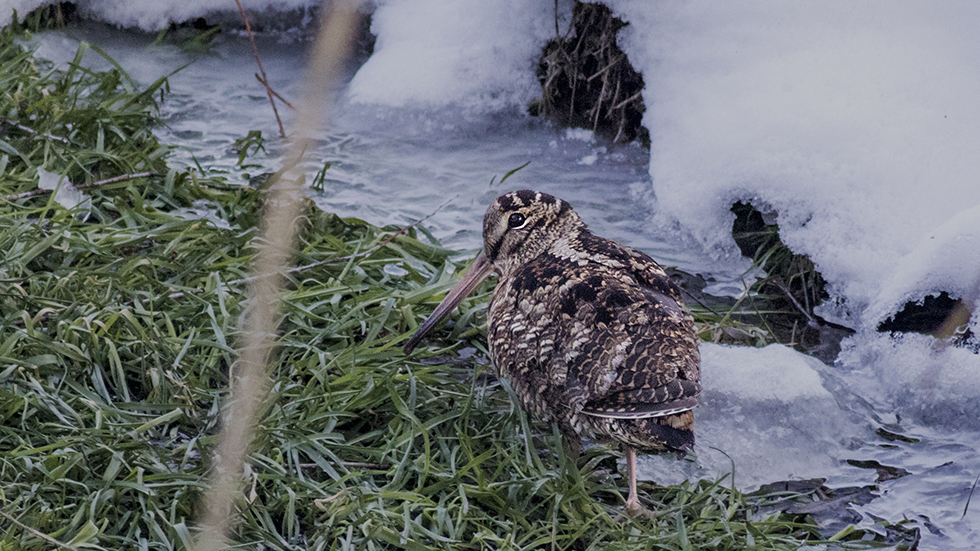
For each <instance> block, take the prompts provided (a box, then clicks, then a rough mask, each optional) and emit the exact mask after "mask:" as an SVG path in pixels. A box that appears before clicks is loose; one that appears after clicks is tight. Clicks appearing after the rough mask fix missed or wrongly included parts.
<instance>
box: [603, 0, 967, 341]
mask: <svg viewBox="0 0 980 551" xmlns="http://www.w3.org/2000/svg"><path fill="white" fill-rule="evenodd" d="M612 5H613V6H614V8H615V10H616V11H617V13H618V15H620V16H621V17H623V18H624V19H626V20H627V21H629V22H630V26H629V27H627V28H626V29H624V31H623V33H622V35H621V37H622V40H621V43H622V46H623V47H624V50H625V51H626V52H627V53H628V55H629V56H630V59H631V61H632V62H633V64H634V65H635V66H637V67H638V68H639V69H640V70H641V71H642V72H643V74H644V75H646V82H647V88H646V90H645V93H644V99H645V102H646V105H647V109H648V110H647V113H646V116H645V119H644V123H645V125H646V126H647V127H648V128H649V129H650V132H651V138H652V148H651V156H650V172H651V176H652V178H653V186H654V191H655V194H656V197H657V201H658V208H659V210H660V211H661V212H662V213H663V214H664V215H665V216H668V217H670V218H676V219H677V220H679V221H680V223H681V224H682V227H683V228H685V229H686V230H687V231H689V232H691V233H692V234H693V235H694V236H695V237H696V238H697V239H698V240H699V241H700V242H701V243H702V244H703V246H704V247H705V248H706V249H709V250H711V251H713V252H714V254H715V255H718V256H726V255H727V256H734V255H737V254H738V253H737V249H736V248H735V246H734V244H733V243H732V240H731V237H730V231H731V221H732V219H733V216H732V214H731V213H729V212H728V209H729V207H730V206H731V204H732V202H733V201H735V200H746V199H747V200H750V201H754V202H756V203H757V204H762V205H768V206H770V207H772V208H774V209H775V210H776V211H777V212H778V213H779V217H778V223H779V225H780V232H781V235H782V237H783V240H784V241H785V242H786V243H787V245H789V246H790V248H792V249H793V250H794V251H796V252H800V253H806V254H808V255H809V256H810V257H811V258H812V259H813V260H814V262H815V263H816V265H817V268H818V269H819V270H820V272H821V273H822V274H823V275H824V277H825V278H826V279H827V280H828V281H829V282H830V284H831V288H832V292H835V293H836V294H838V295H839V296H841V297H843V298H844V301H845V308H844V309H843V310H842V311H841V314H847V313H848V312H849V313H850V314H851V315H852V316H854V317H855V318H857V319H854V320H853V321H852V323H857V322H860V318H861V316H862V312H863V311H864V309H865V308H866V307H868V306H869V305H872V304H873V303H875V301H876V297H879V295H880V294H881V293H882V292H883V290H882V283H883V282H884V281H887V280H888V279H889V278H890V276H891V275H892V274H893V273H895V272H896V270H897V269H899V264H900V261H901V260H902V259H903V258H905V257H906V256H907V255H909V254H910V253H911V252H912V251H913V248H914V247H915V246H916V244H917V243H919V242H920V241H921V240H922V239H923V236H925V235H927V234H928V233H929V232H932V231H934V230H936V228H939V227H941V226H942V225H943V224H946V223H947V222H948V221H950V219H951V218H953V217H954V216H955V215H956V214H957V213H960V212H965V211H967V210H968V209H970V208H972V207H974V206H976V205H980V185H977V181H976V178H977V176H976V175H977V174H978V173H980V156H978V155H976V151H978V150H980V131H978V129H980V103H977V102H976V97H978V94H980V58H978V57H977V56H976V54H975V52H976V51H977V49H978V47H980V34H977V33H976V30H975V27H976V25H975V22H976V21H977V20H980V4H976V3H972V2H947V3H943V4H939V5H937V4H924V3H920V2H893V1H888V2H884V1H882V2H862V3H853V2H847V1H846V0H842V1H826V2H783V3H778V4H774V3H772V2H766V1H759V2H755V1H751V2H725V3H718V2H708V1H694V2H689V1H683V2H682V1H679V0H678V1H666V2H656V3H649V2H643V1H630V0H616V1H613V2H612ZM695 190H696V192H695ZM965 216H967V215H965ZM968 216H972V217H974V218H975V217H976V214H975V213H974V214H971V215H968ZM965 223H966V222H961V223H959V224H958V227H962V224H965ZM960 253H961V254H962V255H964V256H959V257H955V258H954V257H948V258H937V257H933V258H930V259H928V260H929V261H934V262H938V263H937V264H933V265H931V266H930V267H929V270H930V273H933V274H937V275H938V274H943V275H942V276H941V279H943V281H942V282H939V281H936V282H935V283H936V284H937V285H938V284H939V283H942V284H943V285H953V286H955V287H957V288H964V287H966V286H967V285H968V283H967V282H966V281H965V280H963V279H956V281H952V279H953V278H960V277H963V276H964V272H965V271H966V270H965V269H960V267H959V266H955V265H954V264H956V263H962V264H963V266H967V265H976V264H977V263H978V262H980V247H974V248H972V249H970V250H968V249H966V248H962V249H961V250H960ZM909 260H912V259H909ZM924 260H925V259H924ZM969 279H972V278H969ZM923 286H925V287H929V286H930V285H926V284H925V283H923ZM903 292H904V291H903ZM882 298H884V297H882ZM892 298H894V295H889V296H888V300H891V299H892ZM890 307H894V304H891V305H890ZM875 311H876V312H878V310H877V309H876V310H875ZM876 315H879V314H877V313H876Z"/></svg>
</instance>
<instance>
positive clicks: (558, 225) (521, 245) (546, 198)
mask: <svg viewBox="0 0 980 551" xmlns="http://www.w3.org/2000/svg"><path fill="white" fill-rule="evenodd" d="M584 228H585V224H584V223H583V222H582V219H581V218H579V216H578V214H575V211H573V210H572V206H571V205H569V204H568V203H566V202H565V201H562V200H561V199H558V198H557V197H553V196H551V195H548V194H547V193H541V192H538V191H529V190H521V191H514V192H511V193H508V194H506V195H501V196H500V197H498V198H497V200H496V201H494V202H493V204H492V205H490V208H489V209H487V213H486V215H484V217H483V252H482V253H481V254H480V255H479V256H478V257H477V258H476V261H475V262H474V263H473V265H472V266H470V269H469V271H467V272H466V275H464V276H463V279H461V280H460V281H459V283H457V284H456V286H455V287H453V288H452V290H450V291H449V293H448V294H447V295H446V298H445V299H443V301H442V302H441V303H440V304H439V306H437V307H436V309H435V310H433V312H432V315H430V316H429V317H428V318H426V320H425V321H424V322H423V323H422V325H421V326H420V327H419V329H418V331H416V332H415V335H413V336H412V338H411V339H410V340H409V341H408V344H406V345H405V353H406V354H408V353H410V352H411V351H412V350H413V349H414V348H415V347H416V346H417V345H418V344H419V343H420V342H421V341H422V338H423V337H424V336H425V335H426V333H428V332H429V331H431V330H432V328H433V327H435V325H436V324H437V323H439V321H440V320H442V318H444V317H446V316H447V315H448V314H449V313H450V312H452V310H453V308H455V307H456V305H458V304H459V303H460V302H462V301H463V299H464V298H466V297H467V296H468V295H469V294H470V293H472V292H473V290H474V289H476V287H477V285H479V284H480V282H481V281H483V280H484V279H486V277H487V276H489V275H490V274H491V273H493V272H497V273H499V274H500V275H501V276H502V277H507V276H508V275H509V274H510V273H512V272H513V271H514V270H516V269H518V268H519V267H521V266H522V265H524V264H526V263H527V262H530V261H531V260H533V259H534V258H536V257H537V256H538V255H540V254H541V253H542V252H544V251H546V250H548V249H550V248H552V247H554V246H555V245H556V244H558V242H559V241H560V240H561V239H562V238H563V237H568V236H571V235H572V234H574V233H575V232H576V231H577V230H580V229H584Z"/></svg>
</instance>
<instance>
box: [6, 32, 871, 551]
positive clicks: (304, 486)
mask: <svg viewBox="0 0 980 551" xmlns="http://www.w3.org/2000/svg"><path fill="white" fill-rule="evenodd" d="M85 50H86V48H84V47H83V49H82V50H81V51H80V53H79V57H78V58H76V62H75V63H72V64H71V65H70V67H69V68H68V69H67V70H65V71H57V70H54V69H53V68H52V67H50V66H48V65H46V64H45V63H44V62H42V61H40V60H37V59H35V58H33V57H32V56H31V55H30V54H29V53H28V52H25V51H23V50H22V49H21V48H20V47H19V46H17V45H16V44H15V43H14V41H13V35H12V34H11V33H10V32H4V33H3V34H2V35H0V69H2V70H0V114H2V117H3V118H2V121H0V124H2V125H3V133H2V135H0V197H4V198H7V197H10V196H12V195H15V194H20V193H23V192H27V191H31V190H33V189H34V188H35V187H36V183H37V170H38V169H39V168H41V167H44V168H45V169H46V170H49V171H53V172H58V173H60V174H67V175H68V176H69V178H70V179H71V181H72V182H73V183H75V184H84V183H91V182H96V181H100V180H104V179H107V178H111V177H114V176H119V175H122V174H132V173H136V172H144V171H145V172H151V173H152V174H153V175H152V176H149V177H141V178H136V179H131V180H127V181H123V182H119V183H115V184H110V185H106V186H100V187H97V188H90V189H88V190H86V193H87V194H88V195H89V196H90V197H91V198H92V215H91V216H90V217H89V218H88V219H87V220H85V221H82V220H81V218H80V217H79V216H76V215H77V214H78V213H76V212H73V211H66V210H65V209H64V208H62V207H61V206H60V205H58V204H57V203H56V202H54V201H53V200H52V199H51V198H50V197H49V196H45V195H41V196H32V197H23V198H20V199H16V200H10V199H5V200H3V201H0V251H2V253H0V254H2V263H0V421H2V422H0V511H2V515H3V518H0V549H4V550H6V549H51V548H53V547H56V546H67V547H71V548H76V549H91V548H103V549H153V550H162V549H186V548H189V547H190V545H191V542H192V540H193V538H194V535H195V522H196V519H197V518H198V516H199V514H200V511H199V499H200V497H201V496H202V494H203V493H204V492H206V491H207V482H208V478H207V477H208V475H209V474H210V472H209V468H210V459H209V454H210V452H211V451H212V450H213V448H214V446H215V443H216V438H217V434H218V431H219V430H220V428H221V426H222V423H223V415H224V413H225V412H226V411H227V410H226V407H227V405H228V400H229V394H228V391H227V387H228V381H229V377H230V374H232V373H233V372H234V370H235V369H236V359H237V356H236V353H235V346H236V343H237V342H238V339H239V329H238V321H239V318H240V316H241V314H242V311H243V309H244V308H246V307H247V304H246V301H245V293H246V283H245V282H243V281H241V280H242V279H243V278H245V277H247V275H248V273H249V264H250V261H251V259H252V256H253V255H254V253H255V246H254V245H255V240H256V235H257V229H256V227H257V223H258V220H259V215H260V213H261V211H262V206H263V192H262V191H261V190H257V189H253V188H250V187H241V188H239V187H235V186H230V185H229V184H228V183H227V182H224V181H221V180H205V179H200V178H197V177H195V175H194V174H193V173H189V172H180V171H177V170H173V169H170V168H168V167H167V165H166V152H167V149H166V147H164V146H162V145H161V144H159V143H158V142H157V141H156V139H155V138H154V136H153V134H152V132H151V130H152V127H153V125H154V124H156V119H155V109H156V101H158V100H159V99H160V97H161V95H162V93H163V92H164V91H165V90H166V81H165V80H161V81H158V82H157V83H155V84H154V85H153V86H151V87H149V88H148V89H141V88H139V87H138V86H136V85H135V84H134V83H133V82H132V81H131V80H130V79H129V77H128V76H126V75H125V74H124V73H122V72H121V70H119V69H118V68H116V69H114V70H110V71H108V72H99V73H95V72H91V71H88V70H86V69H84V68H83V67H81V66H80V64H79V63H78V61H79V60H80V56H81V55H83V54H86V51H85ZM96 54H98V52H97V51H96ZM88 55H93V54H91V53H89V54H88ZM191 206H195V207H204V208H207V209H210V210H211V211H212V212H213V214H214V216H216V217H217V218H220V219H221V220H223V221H224V222H225V223H226V224H227V226H226V227H224V225H223V224H222V225H219V224H215V223H212V222H208V221H206V220H202V219H199V218H194V217H192V216H189V215H188V214H187V212H188V211H186V210H184V209H186V208H187V207H191ZM299 224H300V227H301V228H300V229H301V231H300V234H301V239H300V243H299V246H298V253H297V257H296V259H295V264H296V265H307V264H313V263H316V266H315V267H313V268H310V269H307V270H303V271H298V272H294V273H291V274H290V275H289V285H288V289H287V290H286V292H285V293H284V295H283V301H284V307H283V310H282V316H281V324H280V328H281V338H280V340H279V346H278V347H277V350H276V351H275V354H274V358H272V366H273V368H272V371H271V373H270V378H271V380H272V385H271V388H272V391H271V394H270V396H269V398H268V400H267V402H266V405H265V407H264V409H263V412H262V414H261V420H260V423H259V425H258V426H257V427H256V438H255V441H254V443H253V448H252V452H251V455H250V459H249V462H248V465H247V468H246V470H245V472H246V476H245V479H244V480H243V481H242V483H243V489H242V493H241V495H240V496H239V497H238V500H237V509H238V511H239V513H240V522H239V523H238V525H237V527H236V529H235V532H234V535H233V539H234V541H235V542H237V543H238V544H240V545H241V546H243V547H245V548H256V549H257V548H264V549H582V550H585V549H678V550H687V549H744V548H749V547H753V546H754V548H756V549H798V548H800V547H801V546H802V545H805V544H806V543H807V542H809V543H815V542H819V541H822V538H824V537H828V536H830V534H824V533H822V532H821V529H820V527H819V526H818V525H817V524H816V523H815V521H814V520H813V519H812V518H810V517H809V516H806V515H801V514H789V513H783V512H778V511H775V512H768V511H772V509H771V506H772V504H773V502H780V501H785V500H801V501H804V502H806V501H812V500H813V499H816V498H814V497H813V496H812V495H810V494H788V495H752V496H747V495H744V494H742V493H740V492H739V491H738V490H737V489H735V488H732V487H731V486H730V485H729V484H728V483H727V482H726V481H724V480H722V481H711V480H702V481H691V482H687V483H684V484H681V485H678V486H671V487H664V488H661V487H656V486H654V485H650V484H643V485H642V488H641V489H642V491H641V494H642V496H643V498H644V499H645V500H646V501H647V505H648V506H649V507H650V508H651V509H652V510H654V511H655V512H656V516H655V518H654V519H652V520H642V521H633V520H623V519H620V518H619V510H620V506H621V504H622V502H623V495H624V493H625V481H624V480H623V477H622V476H620V474H619V473H620V469H619V468H617V460H618V459H619V455H618V452H616V451H615V450H608V449H606V448H603V447H599V446H597V447H592V448H589V449H587V450H586V452H585V453H584V454H583V455H582V456H581V457H580V458H579V459H578V460H577V461H573V460H571V459H570V458H569V457H568V456H567V454H565V452H564V449H563V446H562V443H561V441H560V437H559V436H558V435H557V434H556V432H555V431H554V430H553V429H552V428H551V427H549V426H546V425H542V424H539V423H536V422H533V421H531V420H529V419H528V418H527V417H526V416H525V415H524V414H523V413H522V412H521V411H520V410H519V409H517V408H516V407H515V406H514V402H513V401H512V400H511V399H510V397H509V395H508V391H507V389H506V386H505V385H503V384H502V383H500V382H498V381H497V380H496V378H495V377H493V376H492V372H491V371H490V368H489V366H488V365H487V361H486V359H485V358H486V354H485V351H484V350H483V344H482V343H483V337H482V335H483V330H482V329H481V324H482V323H483V321H484V318H483V313H482V310H481V309H480V305H482V304H484V303H485V302H486V299H487V294H488V291H489V287H488V286H487V285H489V284H487V285H485V286H484V287H483V288H482V289H481V290H480V291H479V292H478V293H476V294H474V296H473V297H471V298H470V299H469V300H468V301H466V302H465V303H464V305H463V307H462V308H461V310H462V312H461V313H460V314H459V315H458V317H457V318H456V322H455V325H454V326H453V329H452V330H451V331H448V332H447V331H446V330H442V331H440V332H439V333H438V334H437V335H436V336H435V337H434V340H433V341H430V346H429V347H428V348H427V349H426V350H423V351H421V352H420V353H417V354H415V355H414V356H412V357H405V356H404V355H403V354H402V352H401V348H400V345H401V341H402V340H403V339H404V337H406V336H407V335H408V334H410V333H411V332H412V331H413V330H414V329H415V327H417V324H418V323H419V321H420V319H421V318H422V317H423V316H425V315H426V314H428V313H429V312H431V310H432V308H433V307H434V306H435V304H436V303H437V302H438V300H439V299H440V298H441V296H442V294H443V293H444V292H445V291H446V290H447V289H448V288H449V287H450V286H451V285H452V283H453V281H454V279H453V274H454V273H455V272H458V271H459V270H460V269H462V267H461V266H459V265H457V264H456V263H454V262H453V261H451V259H450V251H447V250H445V249H442V248H440V247H438V246H435V245H432V244H430V243H431V240H426V241H427V242H423V241H422V240H421V239H420V235H419V231H418V230H416V229H408V230H407V231H400V230H401V228H395V227H388V228H378V227H374V226H371V225H369V224H367V223H365V222H362V221H359V220H354V219H341V218H338V217H337V216H334V215H332V214H329V213H324V212H321V211H319V210H318V209H316V208H315V207H314V206H313V205H312V203H309V204H307V206H306V210H305V216H304V218H303V219H302V220H301V221H300V222H299ZM440 336H441V338H442V340H439V338H440ZM862 537H870V535H869V534H865V533H862V532H860V531H858V532H853V533H848V534H847V535H846V537H843V538H842V540H852V541H851V542H850V543H846V542H845V543H842V544H841V545H846V546H858V547H867V546H875V545H879V544H880V543H879V544H876V543H875V541H874V540H873V539H872V540H869V541H867V542H860V541H857V540H859V539H860V538H862ZM52 539H53V540H55V541H56V542H59V543H57V544H55V543H52Z"/></svg>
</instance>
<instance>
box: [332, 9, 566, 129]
mask: <svg viewBox="0 0 980 551" xmlns="http://www.w3.org/2000/svg"><path fill="white" fill-rule="evenodd" d="M549 25H550V26H549ZM549 29H550V31H549ZM371 32H372V33H374V34H375V35H377V41H376V42H375V46H374V54H373V55H372V56H371V58H370V59H369V60H368V61H367V63H365V64H364V66H363V67H361V69H360V70H359V71H358V73H357V75H356V76H355V77H354V79H353V81H352V82H351V83H350V87H349V95H350V97H351V99H352V100H353V101H354V102H358V103H376V104H382V105H388V106H393V107H400V106H403V105H406V104H408V103H413V104H416V105H419V104H421V105H438V106H444V105H453V104H455V105H457V106H459V107H462V108H463V109H479V110H481V111H485V110H487V109H503V108H513V107H514V106H523V105H525V104H526V103H527V102H528V101H530V100H531V99H532V98H533V97H534V96H535V94H537V93H538V90H539V89H540V88H539V86H538V83H537V79H536V78H535V76H534V68H535V65H536V63H537V59H538V57H539V56H540V55H541V48H542V47H543V46H544V44H545V42H547V40H548V38H550V37H551V35H553V34H554V6H553V5H551V3H550V2H526V1H524V0H494V1H472V0H469V1H468V0H390V1H387V2H382V3H379V5H378V6H377V8H376V9H375V11H374V15H373V16H372V20H371Z"/></svg>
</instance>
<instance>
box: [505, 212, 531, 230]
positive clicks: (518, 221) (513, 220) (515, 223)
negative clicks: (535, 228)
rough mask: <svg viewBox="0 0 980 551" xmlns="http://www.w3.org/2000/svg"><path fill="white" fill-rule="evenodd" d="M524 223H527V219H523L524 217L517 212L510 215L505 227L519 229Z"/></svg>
mask: <svg viewBox="0 0 980 551" xmlns="http://www.w3.org/2000/svg"><path fill="white" fill-rule="evenodd" d="M525 222H527V219H526V218H524V215H523V214H521V213H519V212H515V213H514V214H511V215H510V218H508V219H507V227H508V228H511V229H516V228H520V227H521V226H523V225H524V223H525Z"/></svg>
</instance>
